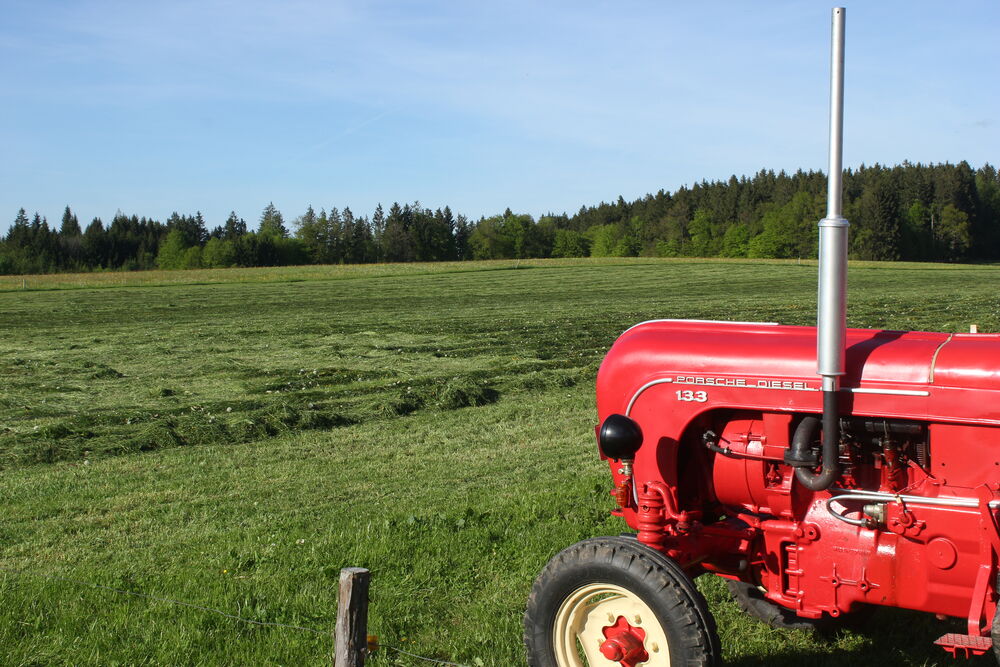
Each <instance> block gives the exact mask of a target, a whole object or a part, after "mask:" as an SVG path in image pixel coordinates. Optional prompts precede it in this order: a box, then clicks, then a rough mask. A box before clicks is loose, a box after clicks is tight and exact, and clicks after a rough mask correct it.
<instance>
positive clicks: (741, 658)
mask: <svg viewBox="0 0 1000 667" xmlns="http://www.w3.org/2000/svg"><path fill="white" fill-rule="evenodd" d="M815 275H816V266H815V263H814V262H801V263H800V262H794V261H790V262H782V261H767V262H765V261H758V262H754V261H720V260H655V259H622V260H600V261H591V260H552V261H545V260H530V261H524V260H522V261H520V262H515V261H497V262H467V263H449V264H440V265H435V264H411V265H378V266H363V267H344V266H339V267H338V266H331V267H322V266H310V267H282V268H278V269H228V270H227V269H223V270H204V271H190V272H185V271H177V272H163V271H161V272H149V273H125V274H123V273H97V274H80V275H58V276H27V277H24V278H22V277H16V278H13V277H5V278H3V282H0V500H2V503H0V508H2V510H0V664H3V665H61V664H65V665H164V664H185V665H264V664H267V665H322V664H329V661H330V655H331V651H332V639H331V637H330V633H331V632H332V629H333V624H334V620H335V615H336V594H337V579H338V574H339V571H340V569H341V568H342V567H346V566H361V567H367V568H369V569H370V570H371V571H372V591H371V607H370V632H372V633H374V634H377V635H378V636H379V638H380V641H381V642H382V643H383V644H385V645H388V646H393V647H398V648H401V649H404V650H406V651H409V652H412V653H415V654H419V655H422V656H428V657H431V658H435V659H438V660H448V661H452V662H456V663H461V664H464V665H475V666H477V667H479V666H487V665H496V666H500V667H504V666H509V665H521V664H523V663H524V657H523V648H522V644H521V635H522V630H521V615H522V613H523V609H524V604H525V601H526V598H527V595H528V591H529V589H530V587H531V584H532V582H533V580H534V578H535V576H536V575H537V574H538V572H539V571H540V570H541V568H542V567H543V565H544V564H545V563H546V562H547V560H548V559H549V558H551V556H553V555H554V554H555V553H557V552H558V551H559V550H561V549H562V548H564V547H566V546H568V545H570V544H572V543H574V542H577V541H579V540H581V539H584V538H587V537H592V536H598V535H613V534H617V533H620V532H622V531H623V530H624V529H625V526H624V524H623V523H622V522H621V521H620V520H619V519H616V518H614V517H611V516H609V514H608V510H610V509H611V507H612V505H613V501H612V500H611V498H610V496H609V495H608V486H609V477H608V475H607V467H606V465H605V464H602V462H601V461H600V460H599V458H598V456H597V450H596V446H595V444H594V437H593V426H594V422H595V420H596V415H595V407H594V395H593V385H594V379H595V375H596V372H597V368H598V366H599V364H600V362H601V359H602V357H603V354H604V352H605V351H606V350H607V348H608V347H609V346H610V345H611V344H612V343H613V342H614V340H615V338H616V336H617V335H618V334H619V333H620V332H621V331H622V330H624V329H625V328H627V327H628V326H630V325H632V324H634V323H636V322H639V321H642V320H647V319H654V318H665V317H670V318H698V319H727V320H744V321H745V320H759V321H778V322H782V323H787V324H812V323H813V322H814V319H815V299H816V297H815V293H816V279H815ZM849 280H850V291H849V315H848V319H849V324H850V325H851V326H861V327H883V328H891V329H931V330H942V331H955V332H958V331H968V329H969V325H970V324H976V325H978V327H979V330H980V331H983V332H986V331H1000V289H998V285H1000V267H994V266H968V265H940V264H902V263H900V264H878V263H857V264H852V266H851V270H850V278H849ZM79 582H89V583H90V584H96V585H97V586H100V587H106V588H100V587H96V586H92V585H85V584H83V583H79ZM699 586H700V587H701V588H702V590H703V592H704V593H705V595H706V597H707V598H708V600H709V602H710V605H711V608H712V610H713V612H714V614H715V616H716V618H717V620H718V623H719V627H720V634H721V637H722V644H723V647H724V655H725V658H726V661H727V664H732V665H745V666H750V665H759V664H768V665H800V664H802V663H803V661H809V662H810V663H811V664H814V665H817V666H821V665H831V666H833V665H836V666H837V667H843V665H847V664H850V665H857V664H875V663H882V664H886V665H889V664H891V665H937V664H941V665H944V664H951V662H952V659H951V658H950V657H949V656H947V655H946V654H945V653H944V652H943V651H941V650H940V649H938V648H937V647H934V646H932V645H931V642H932V641H933V640H934V639H936V638H937V637H938V636H939V635H940V634H942V633H944V632H946V631H955V629H956V628H961V627H962V624H961V623H959V624H957V625H956V624H954V623H949V622H939V621H936V620H934V619H933V617H930V618H928V617H925V616H924V615H919V614H911V613H907V612H902V611H898V610H880V611H879V612H878V613H877V614H875V616H874V618H873V620H872V621H871V622H870V624H869V626H868V627H865V628H862V629H861V630H860V631H841V632H839V633H837V634H834V635H830V636H814V635H812V634H808V633H805V632H802V631H779V630H773V629H770V628H767V627H765V626H763V625H760V624H759V623H757V622H755V621H753V620H751V619H749V618H746V617H744V616H742V615H741V613H740V612H739V610H738V608H737V607H736V605H735V603H733V602H732V601H731V600H730V599H729V598H728V594H727V593H726V592H725V587H724V586H723V585H722V583H721V581H719V580H717V579H710V578H707V577H703V578H702V579H700V580H699ZM108 588H115V589H122V590H127V591H132V592H135V593H139V594H142V595H144V596H149V597H137V596H128V595H123V594H121V593H117V592H114V591H111V590H108ZM156 598H169V599H173V600H180V601H183V602H185V603H188V604H190V605H198V606H203V607H209V608H212V609H218V610H221V611H223V612H225V613H227V614H231V615H236V616H240V617H243V618H246V619H250V620H254V621H259V622H264V623H280V624H287V625H293V626H298V627H300V628H306V629H305V630H303V629H292V628H284V627H275V626H269V625H253V624H247V623H242V622H239V621H236V620H233V619H231V618H226V617H224V616H221V615H219V614H216V613H212V612H209V611H205V610H203V609H198V608H195V607H191V606H181V605H176V604H172V603H170V602H166V601H164V600H161V599H156ZM310 630H314V631H315V632H311V631H310ZM959 631H961V630H959ZM992 661H993V658H992V657H990V656H987V657H986V658H983V659H981V660H976V661H974V663H977V664H994V663H993V662H992ZM370 663H371V664H373V665H419V664H430V663H424V662H421V661H419V660H417V659H415V658H412V657H409V656H406V655H404V654H401V653H398V652H395V651H393V650H391V649H389V648H382V649H380V650H379V651H378V652H377V653H376V654H375V656H374V657H373V658H372V659H371V661H370Z"/></svg>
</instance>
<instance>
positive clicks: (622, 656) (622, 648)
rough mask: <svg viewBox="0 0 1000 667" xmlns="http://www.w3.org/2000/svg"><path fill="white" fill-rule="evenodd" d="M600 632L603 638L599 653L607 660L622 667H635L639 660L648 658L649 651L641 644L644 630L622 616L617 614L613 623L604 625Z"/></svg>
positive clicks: (643, 638) (642, 660)
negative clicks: (616, 618)
mask: <svg viewBox="0 0 1000 667" xmlns="http://www.w3.org/2000/svg"><path fill="white" fill-rule="evenodd" d="M602 632H603V633H604V637H605V639H604V643H603V644H601V654H602V655H603V656H604V657H605V658H607V659H608V660H611V661H612V662H617V663H619V664H621V665H622V667H636V665H638V664H639V663H640V662H645V661H647V660H649V653H646V649H645V648H643V645H642V644H643V642H644V641H645V639H646V631H645V630H643V629H642V628H637V627H635V626H633V625H632V624H630V623H629V622H628V621H626V620H625V617H624V616H619V617H618V620H616V621H615V624H614V625H609V626H607V627H605V628H604V629H603V630H602Z"/></svg>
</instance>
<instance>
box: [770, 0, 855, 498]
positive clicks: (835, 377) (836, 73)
mask: <svg viewBox="0 0 1000 667" xmlns="http://www.w3.org/2000/svg"><path fill="white" fill-rule="evenodd" d="M846 14H847V11H846V10H845V9H844V8H843V7H834V8H833V34H832V38H831V49H830V168H829V171H828V173H827V195H826V217H825V218H823V219H822V220H820V221H819V296H818V299H817V309H816V310H817V312H816V358H817V366H818V368H817V371H818V374H819V375H820V376H822V378H823V423H822V429H823V430H822V433H823V464H822V468H821V470H820V472H819V473H818V474H817V473H814V472H813V471H812V468H811V467H810V466H809V465H808V463H807V462H806V461H803V460H802V459H801V456H800V457H799V461H798V462H796V463H793V465H796V469H795V477H796V479H798V480H799V482H800V483H801V484H802V485H803V486H805V487H806V488H808V489H811V490H813V491H822V490H824V489H827V488H829V487H830V485H831V484H833V482H834V481H835V480H836V479H837V478H838V477H839V476H840V465H839V462H838V458H839V457H840V446H839V445H840V413H839V408H838V405H837V392H838V391H839V390H840V378H841V376H843V375H844V373H845V372H846V371H845V354H846V351H845V348H846V346H847V228H848V226H849V223H848V222H847V220H846V219H845V218H844V216H843V189H844V185H843V180H844V164H843V153H844V136H843V135H844V20H845V18H846ZM802 446H803V445H802V444H801V443H800V444H799V448H800V449H801V448H802ZM790 451H791V450H790ZM799 454H800V455H801V452H799ZM792 458H793V459H794V457H792ZM786 460H789V462H792V460H790V459H786Z"/></svg>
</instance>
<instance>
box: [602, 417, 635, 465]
mask: <svg viewBox="0 0 1000 667" xmlns="http://www.w3.org/2000/svg"><path fill="white" fill-rule="evenodd" d="M597 444H598V445H599V446H600V448H601V452H603V454H604V455H605V456H607V457H608V458H610V459H617V460H621V459H633V458H635V453H636V452H637V451H639V447H640V446H641V445H642V429H640V428H639V425H638V424H636V423H635V422H634V421H632V420H631V419H629V418H628V417H626V416H625V415H610V416H609V417H608V418H607V419H605V420H604V423H603V424H601V432H600V435H598V438H597Z"/></svg>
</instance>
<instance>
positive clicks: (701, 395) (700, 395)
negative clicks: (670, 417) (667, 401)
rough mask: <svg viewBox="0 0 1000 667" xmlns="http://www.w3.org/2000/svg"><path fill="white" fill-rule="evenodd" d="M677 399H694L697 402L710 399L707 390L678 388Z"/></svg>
mask: <svg viewBox="0 0 1000 667" xmlns="http://www.w3.org/2000/svg"><path fill="white" fill-rule="evenodd" d="M677 400H678V401H693V402H695V403H704V402H705V401H707V400H708V392H707V391H691V390H690V389H678V390H677Z"/></svg>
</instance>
